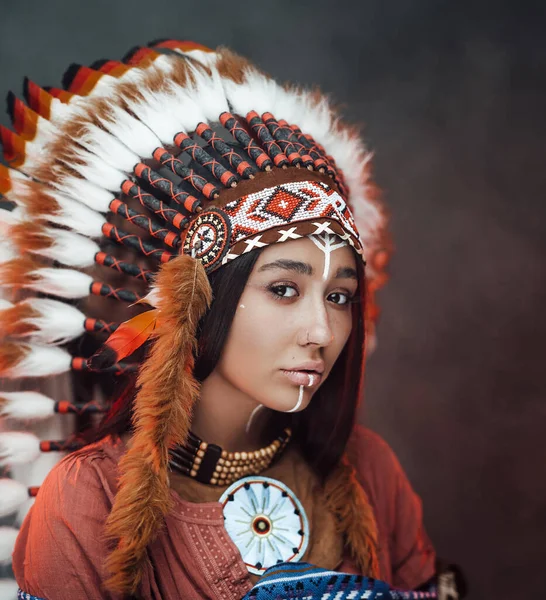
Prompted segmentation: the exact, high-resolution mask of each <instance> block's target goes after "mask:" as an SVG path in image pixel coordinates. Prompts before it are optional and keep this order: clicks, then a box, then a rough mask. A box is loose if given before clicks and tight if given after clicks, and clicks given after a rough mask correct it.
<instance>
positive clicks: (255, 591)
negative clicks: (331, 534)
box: [17, 562, 438, 600]
mask: <svg viewBox="0 0 546 600" xmlns="http://www.w3.org/2000/svg"><path fill="white" fill-rule="evenodd" d="M428 598H433V599H437V598H438V595H437V593H436V591H435V590H431V591H428V592H404V591H401V590H393V589H391V588H390V586H389V585H388V584H387V583H385V582H384V581H380V580H379V579H371V578H369V577H362V576H361V575H349V574H347V573H337V572H336V571H327V570H326V569H321V568H319V567H314V566H313V565H310V564H309V563H302V562H300V563H282V564H280V565H277V566H275V567H271V568H269V569H267V571H266V572H265V573H264V574H263V576H262V577H261V579H260V581H258V583H257V584H256V585H255V586H254V587H253V588H252V589H251V590H250V592H248V594H246V595H245V596H244V598H242V599H241V600H422V599H423V600H425V599H428ZM17 600H45V598H38V597H37V596H33V595H32V594H27V593H26V592H23V590H19V591H18V592H17Z"/></svg>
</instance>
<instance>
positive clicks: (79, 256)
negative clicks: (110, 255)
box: [33, 227, 100, 268]
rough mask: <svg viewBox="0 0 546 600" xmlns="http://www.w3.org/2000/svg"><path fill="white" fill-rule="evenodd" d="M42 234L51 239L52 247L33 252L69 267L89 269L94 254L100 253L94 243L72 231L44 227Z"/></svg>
mask: <svg viewBox="0 0 546 600" xmlns="http://www.w3.org/2000/svg"><path fill="white" fill-rule="evenodd" d="M44 233H45V234H46V235H47V236H49V237H50V238H51V240H52V242H53V243H52V245H51V246H48V247H47V248H40V249H38V250H33V252H34V253H35V254H39V255H40V256H45V257H46V258H50V259H51V260H56V261H58V262H60V263H62V264H64V265H67V266H69V267H80V268H83V267H90V266H92V265H93V264H94V262H95V260H94V259H95V254H96V253H97V252H100V248H99V246H98V244H97V243H96V242H94V241H93V240H90V239H89V238H87V237H84V236H83V235H79V234H77V233H73V232H72V231H66V230H64V229H53V228H51V227H44Z"/></svg>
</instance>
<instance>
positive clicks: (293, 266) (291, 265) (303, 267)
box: [258, 258, 356, 275]
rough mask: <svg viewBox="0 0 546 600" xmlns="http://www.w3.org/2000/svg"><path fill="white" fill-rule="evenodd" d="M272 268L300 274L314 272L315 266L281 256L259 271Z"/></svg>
mask: <svg viewBox="0 0 546 600" xmlns="http://www.w3.org/2000/svg"><path fill="white" fill-rule="evenodd" d="M271 269H285V270H287V271H295V272H296V273H299V274H300V275H312V274H313V267H312V266H311V265H310V264H308V263H304V262H300V261H297V260H290V259H287V258H279V259H278V260H275V261H273V262H270V263H267V264H265V265H262V266H261V267H260V268H259V269H258V272H260V273H261V272H262V271H270V270H271ZM355 275H356V274H355Z"/></svg>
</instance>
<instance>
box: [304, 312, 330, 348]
mask: <svg viewBox="0 0 546 600" xmlns="http://www.w3.org/2000/svg"><path fill="white" fill-rule="evenodd" d="M305 312H306V315H305V317H304V318H302V320H301V326H300V328H299V331H298V344H300V345H301V346H308V345H314V346H321V347H324V346H328V345H329V344H330V343H331V342H332V341H333V339H334V334H333V332H332V329H331V327H330V322H329V319H328V313H327V311H326V307H325V306H324V304H323V303H322V302H321V303H320V306H319V305H317V306H313V307H312V308H308V310H306V311H305Z"/></svg>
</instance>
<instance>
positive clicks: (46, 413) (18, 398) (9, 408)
mask: <svg viewBox="0 0 546 600" xmlns="http://www.w3.org/2000/svg"><path fill="white" fill-rule="evenodd" d="M2 400H3V401H5V402H1V401H2ZM54 408H55V401H54V400H52V399H51V398H48V397H47V396H44V394H41V393H40V392H32V391H28V392H0V416H1V417H7V418H10V419H18V420H22V421H26V420H42V419H47V418H49V417H52V416H53V415H54V414H55V411H54ZM0 497H1V496H0Z"/></svg>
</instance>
